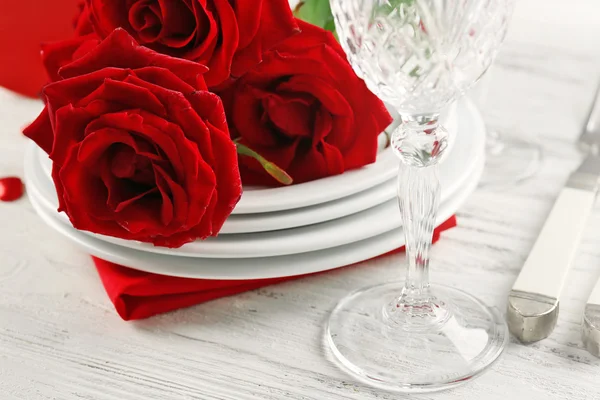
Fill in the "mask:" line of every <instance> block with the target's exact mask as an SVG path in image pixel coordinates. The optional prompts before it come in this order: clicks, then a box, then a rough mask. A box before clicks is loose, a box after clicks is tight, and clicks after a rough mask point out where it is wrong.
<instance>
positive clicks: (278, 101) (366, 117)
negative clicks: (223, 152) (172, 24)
mask: <svg viewBox="0 0 600 400" xmlns="http://www.w3.org/2000/svg"><path fill="white" fill-rule="evenodd" d="M298 25H299V26H300V28H301V30H302V33H300V34H298V35H296V36H293V37H291V38H290V39H287V40H286V41H285V42H283V43H282V44H281V45H279V46H277V47H276V48H275V49H274V50H273V51H271V52H269V53H267V54H265V56H264V60H263V62H262V63H261V64H260V65H258V66H257V67H256V68H255V69H254V70H252V71H251V72H249V73H247V74H246V75H244V76H243V77H242V78H240V79H239V80H237V81H236V82H235V84H234V85H233V86H231V87H230V88H228V89H226V90H225V91H223V92H221V93H220V94H221V97H222V98H223V102H224V104H225V110H226V113H227V118H228V120H229V128H230V130H231V133H232V135H233V136H234V137H235V138H239V140H240V143H242V144H245V145H247V146H248V147H250V148H251V149H253V150H255V151H256V152H258V153H259V154H261V155H262V156H264V157H265V158H267V159H268V160H269V161H271V162H274V163H275V164H277V165H278V166H279V167H281V168H282V169H283V170H285V171H286V172H287V173H288V174H289V175H291V177H292V178H293V179H294V182H295V183H300V182H305V181H310V180H314V179H319V178H322V177H325V176H329V175H335V174H341V173H342V172H344V171H346V170H349V169H352V168H358V167H361V166H363V165H366V164H369V163H372V162H374V161H375V158H376V155H377V137H378V135H379V134H380V133H381V132H382V131H383V130H384V129H385V128H386V127H387V126H388V125H389V124H390V122H391V120H392V119H391V117H390V115H389V114H388V112H387V111H386V109H385V106H384V104H383V103H382V102H381V101H380V100H379V99H378V98H377V97H376V96H375V95H374V94H372V93H371V92H370V91H369V89H367V87H366V85H365V83H364V82H363V81H362V80H361V79H360V78H358V77H357V76H356V74H355V73H354V71H353V70H352V67H351V66H350V64H349V63H348V61H347V60H346V56H345V54H344V52H343V50H342V48H341V47H340V45H339V44H338V43H337V41H336V40H335V38H334V37H333V35H331V33H329V32H326V31H325V30H323V29H321V28H318V27H316V26H313V25H310V24H308V23H305V22H302V21H298ZM240 169H241V174H242V180H243V182H244V183H245V184H260V185H275V184H277V182H276V181H275V180H274V179H272V178H271V177H270V176H269V175H268V174H266V173H265V172H264V170H263V168H262V167H261V166H260V165H259V164H258V163H257V162H255V161H254V160H252V159H249V158H241V159H240Z"/></svg>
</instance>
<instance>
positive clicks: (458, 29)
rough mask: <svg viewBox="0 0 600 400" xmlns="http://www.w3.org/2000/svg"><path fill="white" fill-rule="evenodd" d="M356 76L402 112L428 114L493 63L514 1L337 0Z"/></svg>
mask: <svg viewBox="0 0 600 400" xmlns="http://www.w3.org/2000/svg"><path fill="white" fill-rule="evenodd" d="M331 8H332V12H333V14H334V18H335V22H336V32H337V34H338V36H339V38H340V43H341V45H342V47H343V48H344V50H345V52H346V55H347V57H348V60H349V61H350V63H351V64H352V66H353V68H354V70H355V72H356V73H357V74H358V75H359V76H360V77H361V78H363V79H364V80H365V82H366V84H367V86H368V87H369V89H371V91H372V92H373V93H375V94H376V95H377V96H378V97H379V98H381V99H382V100H383V101H385V102H387V103H389V104H391V105H393V106H394V107H395V108H396V109H397V110H398V111H399V112H400V114H402V115H420V114H423V115H430V114H435V113H439V111H440V110H441V109H442V108H443V107H445V106H446V105H448V104H449V103H450V102H452V101H453V100H454V99H456V97H457V96H458V95H459V94H461V93H463V92H464V91H466V90H467V89H468V88H469V87H470V86H471V85H473V84H474V83H475V82H476V81H477V80H478V79H479V78H480V77H481V76H482V75H483V74H484V73H485V71H486V70H487V68H488V67H489V66H490V65H491V62H492V60H493V58H494V57H495V55H496V52H497V50H498V47H499V45H500V43H501V42H502V40H503V39H504V36H505V35H506V30H507V26H508V20H509V18H510V14H511V12H512V0H503V1H493V0H463V1H451V0H332V1H331Z"/></svg>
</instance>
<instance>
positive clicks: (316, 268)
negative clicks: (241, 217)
mask: <svg viewBox="0 0 600 400" xmlns="http://www.w3.org/2000/svg"><path fill="white" fill-rule="evenodd" d="M483 163H484V157H481V158H480V159H479V162H478V163H477V165H476V166H475V167H474V168H473V170H472V174H471V176H470V177H469V179H468V181H467V182H465V185H464V186H463V187H462V188H461V190H460V191H459V193H457V195H456V196H454V197H453V198H452V199H451V200H449V201H448V202H446V203H445V204H442V206H441V208H440V212H439V217H438V219H437V221H438V223H441V222H442V221H444V220H445V219H447V218H449V217H450V216H451V215H452V214H454V213H455V212H456V210H457V209H458V208H459V206H460V205H461V204H462V202H463V201H464V200H465V199H466V198H467V197H468V196H469V194H470V193H471V192H472V191H473V190H474V189H475V187H477V183H478V182H479V178H480V177H481V172H482V171H483ZM28 194H29V197H30V200H31V203H32V204H33V206H34V208H35V209H36V211H37V212H38V214H39V215H40V216H41V217H42V219H43V220H44V221H46V223H47V224H48V225H50V226H51V227H52V228H54V229H56V230H57V231H58V232H60V233H61V234H63V235H65V236H66V237H67V238H68V239H69V240H71V241H73V242H74V243H75V244H77V245H78V246H79V247H81V248H83V249H84V250H85V251H86V252H88V253H90V254H92V255H94V256H96V257H99V258H102V259H104V260H107V261H111V262H114V263H117V264H120V265H124V266H127V267H130V268H134V269H138V270H141V271H147V272H153V273H156V274H162V275H168V276H179V277H184V278H197V279H266V278H276V277H285V276H295V275H303V274H310V273H314V272H320V271H327V270H330V269H335V268H338V267H343V266H346V265H350V264H354V263H357V262H360V261H364V260H368V259H370V258H373V257H376V256H379V255H381V254H385V253H387V252H389V251H392V250H395V249H397V248H399V247H400V246H402V245H404V234H403V232H402V228H396V229H393V230H391V231H388V232H386V233H384V234H381V235H378V236H374V237H371V238H369V239H366V240H361V241H359V242H356V243H352V244H347V245H344V246H338V247H333V248H329V249H324V250H319V251H311V252H307V253H300V254H292V255H286V256H278V257H257V258H238V259H214V258H192V257H172V256H167V255H160V254H153V253H148V252H145V251H138V250H133V249H129V248H126V247H121V246H117V245H114V244H111V243H108V242H105V241H102V240H99V239H97V238H95V237H93V236H90V235H86V234H84V233H83V232H80V231H78V230H76V229H74V228H73V227H72V226H71V225H69V224H68V223H66V222H64V221H62V220H61V219H59V218H58V217H57V215H56V213H54V212H48V211H47V210H46V208H45V207H43V206H41V205H40V202H39V200H38V199H37V195H36V194H35V192H33V191H28ZM379 222H380V221H379V220H374V221H370V223H372V224H377V223H379Z"/></svg>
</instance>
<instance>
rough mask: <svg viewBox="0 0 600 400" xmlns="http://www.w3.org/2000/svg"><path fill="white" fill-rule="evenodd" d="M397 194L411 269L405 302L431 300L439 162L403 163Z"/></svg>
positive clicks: (404, 291) (406, 284)
mask: <svg viewBox="0 0 600 400" xmlns="http://www.w3.org/2000/svg"><path fill="white" fill-rule="evenodd" d="M398 197H399V204H400V211H401V213H402V222H403V227H404V235H405V239H406V254H407V260H408V269H407V273H406V282H405V286H404V290H403V293H402V298H403V302H405V303H411V302H412V303H419V304H422V303H424V302H429V301H430V300H431V294H430V291H429V249H430V247H431V241H432V237H433V229H434V227H435V220H436V216H437V210H438V205H439V198H440V182H439V178H438V167H437V165H431V166H425V167H420V166H412V165H408V164H405V163H401V165H400V171H399V174H398Z"/></svg>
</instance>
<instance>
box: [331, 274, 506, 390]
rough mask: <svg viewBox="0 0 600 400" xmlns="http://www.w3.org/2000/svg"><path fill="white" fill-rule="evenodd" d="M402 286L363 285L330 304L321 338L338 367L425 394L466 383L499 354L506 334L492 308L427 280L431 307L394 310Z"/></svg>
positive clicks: (391, 387) (390, 386) (367, 380)
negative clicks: (422, 310)
mask: <svg viewBox="0 0 600 400" xmlns="http://www.w3.org/2000/svg"><path fill="white" fill-rule="evenodd" d="M403 287H404V284H403V282H392V283H385V284H381V285H377V286H371V287H368V288H364V289H361V290H359V291H356V292H354V293H352V294H350V295H348V296H347V297H345V298H344V299H342V300H341V301H340V302H339V303H338V305H337V306H336V307H335V309H334V310H333V312H332V314H331V316H330V317H329V320H328V322H327V327H326V331H325V341H326V343H327V345H328V346H329V348H330V349H331V351H332V353H333V355H334V357H335V359H336V361H338V362H339V364H340V367H341V368H342V369H344V370H345V371H346V372H348V373H349V374H350V375H352V376H354V377H355V378H357V379H358V380H359V381H362V382H364V383H367V384H369V385H371V386H375V387H377V388H380V389H384V390H390V391H396V392H430V391H438V390H444V389H450V388H453V387H455V386H458V385H461V384H463V383H466V382H468V381H470V380H471V379H473V378H475V377H477V376H478V375H479V374H481V373H482V372H483V371H485V370H486V369H487V368H488V367H489V366H490V365H491V364H492V363H493V362H494V361H496V360H497V359H498V357H499V356H500V354H501V353H502V350H503V349H504V347H505V346H506V344H507V343H508V338H509V334H508V329H507V327H506V324H505V322H504V319H503V318H502V316H501V315H500V313H499V312H498V311H497V310H496V309H491V308H488V307H486V306H485V304H483V303H482V302H480V301H479V300H477V299H476V298H475V297H473V296H471V295H470V294H468V293H465V292H463V291H460V290H457V289H453V288H450V287H447V286H442V285H431V292H432V294H433V296H435V301H434V302H433V303H434V304H435V306H434V309H433V310H432V312H428V313H426V314H423V313H416V314H415V313H413V311H411V310H407V311H403V310H402V308H400V309H399V311H397V313H396V315H394V313H393V312H392V313H390V310H393V309H391V308H390V305H391V304H394V305H395V304H397V303H395V301H396V299H397V297H398V295H399V294H400V293H402V289H403ZM396 307H397V305H396ZM406 313H408V314H406ZM402 314H404V315H402Z"/></svg>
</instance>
